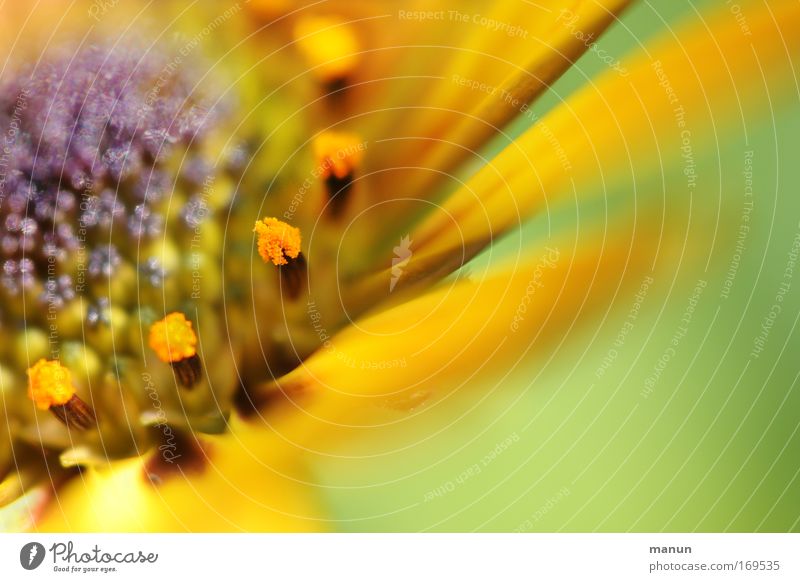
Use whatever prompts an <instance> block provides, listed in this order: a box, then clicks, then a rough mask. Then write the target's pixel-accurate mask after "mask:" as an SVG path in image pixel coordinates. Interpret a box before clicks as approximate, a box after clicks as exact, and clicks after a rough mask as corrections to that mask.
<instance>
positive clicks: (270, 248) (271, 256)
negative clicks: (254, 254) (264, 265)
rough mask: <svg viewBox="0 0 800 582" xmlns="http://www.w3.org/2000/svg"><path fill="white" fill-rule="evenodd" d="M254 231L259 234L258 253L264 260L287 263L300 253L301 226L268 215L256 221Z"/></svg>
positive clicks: (278, 264) (280, 263) (273, 262)
mask: <svg viewBox="0 0 800 582" xmlns="http://www.w3.org/2000/svg"><path fill="white" fill-rule="evenodd" d="M253 232H255V233H256V234H257V235H258V254H259V255H261V258H262V259H264V262H271V263H272V264H274V265H276V266H281V265H286V264H288V263H289V261H288V259H296V258H297V256H298V255H299V254H300V229H299V228H296V227H294V226H290V225H288V224H286V223H285V222H283V221H281V220H278V219H277V218H273V217H267V218H263V219H261V220H259V221H257V222H256V225H255V228H253Z"/></svg>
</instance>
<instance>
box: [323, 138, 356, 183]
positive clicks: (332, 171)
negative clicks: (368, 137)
mask: <svg viewBox="0 0 800 582" xmlns="http://www.w3.org/2000/svg"><path fill="white" fill-rule="evenodd" d="M313 149H314V158H315V160H316V161H317V174H318V175H319V176H320V177H321V178H323V179H327V178H329V177H331V176H335V177H336V178H339V179H340V180H343V179H344V178H347V177H348V176H352V175H353V173H354V172H355V169H356V168H357V167H358V166H359V165H360V164H361V160H362V159H363V158H364V144H363V141H362V140H361V138H360V137H359V136H358V135H356V134H354V133H346V132H336V131H325V132H323V133H321V134H319V135H318V136H317V137H316V139H315V140H314V144H313Z"/></svg>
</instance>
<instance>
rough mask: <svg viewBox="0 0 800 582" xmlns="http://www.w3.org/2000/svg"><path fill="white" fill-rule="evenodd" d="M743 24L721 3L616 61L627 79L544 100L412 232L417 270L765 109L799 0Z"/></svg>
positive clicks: (793, 46) (780, 78)
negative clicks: (544, 110) (559, 100)
mask: <svg viewBox="0 0 800 582" xmlns="http://www.w3.org/2000/svg"><path fill="white" fill-rule="evenodd" d="M773 14H774V17H773ZM748 22H749V25H750V30H751V31H752V37H746V38H744V37H743V36H742V31H741V29H740V28H739V25H738V23H737V22H736V20H735V19H733V18H731V17H730V14H729V13H728V11H727V9H724V8H722V9H721V12H720V13H717V14H716V16H715V18H714V19H712V21H711V23H710V24H709V23H708V22H706V23H697V22H695V23H693V24H691V25H690V26H685V27H683V28H682V29H680V30H679V31H678V33H677V35H675V36H672V35H670V36H669V37H668V38H666V39H662V40H661V41H660V42H659V43H657V44H656V45H655V46H654V48H652V49H650V50H648V51H647V52H646V53H644V52H642V53H639V54H638V55H637V56H635V57H634V58H632V59H630V60H629V61H627V62H625V63H624V65H625V68H626V69H627V71H628V72H629V74H628V75H627V76H622V75H620V74H619V73H618V72H616V71H610V72H607V73H606V74H604V75H603V77H602V78H601V79H600V80H599V81H597V83H596V84H594V85H590V86H587V87H586V88H585V89H583V90H582V91H580V92H579V93H577V94H576V95H575V96H574V97H572V98H571V99H569V100H568V101H567V102H565V103H564V104H563V105H561V106H559V107H557V108H556V109H554V110H553V111H552V112H550V113H549V114H548V115H546V116H545V117H544V118H543V119H542V120H541V121H539V122H538V123H536V124H535V125H534V126H532V127H531V128H530V129H529V130H527V132H526V133H525V134H523V135H522V136H521V137H520V138H518V139H517V140H516V141H515V142H514V143H512V144H511V145H509V146H508V147H507V148H506V149H505V150H504V151H503V152H501V153H500V154H499V155H498V156H497V157H496V158H495V159H494V160H492V161H491V163H490V164H488V165H487V166H486V167H485V168H484V169H483V170H481V171H480V172H479V173H478V174H476V175H475V176H474V177H473V178H472V179H471V180H470V181H469V182H468V183H467V184H466V185H465V186H464V187H463V188H460V189H459V190H457V191H456V192H455V193H454V194H452V195H451V196H450V197H449V198H448V199H447V200H446V201H445V202H444V204H443V205H442V207H441V208H440V209H437V211H435V212H434V213H433V214H431V215H430V216H428V218H427V219H426V220H424V221H423V222H422V223H421V224H420V225H419V226H418V227H416V228H415V229H413V230H412V231H411V232H410V236H411V238H412V240H414V241H415V243H416V245H417V251H416V254H415V261H416V262H417V263H418V268H420V269H422V270H424V269H425V267H424V265H422V263H424V262H427V263H429V265H430V267H433V266H435V263H436V261H437V260H438V259H437V257H440V256H446V255H448V254H449V255H454V256H460V255H461V254H462V252H464V249H467V250H470V249H474V248H475V247H480V246H481V245H483V244H486V243H488V242H489V241H491V240H492V239H493V238H494V237H496V236H498V235H501V234H502V233H504V232H505V231H507V230H508V229H510V228H513V227H515V226H517V225H518V224H519V223H520V222H521V221H522V220H524V219H526V218H527V217H529V216H530V215H532V214H536V213H538V212H541V211H543V210H544V209H545V208H546V207H547V205H548V204H552V203H557V202H558V200H559V199H563V198H565V197H572V196H579V197H580V196H586V193H591V194H595V195H596V194H598V193H602V189H601V188H600V187H599V186H598V185H600V186H605V187H606V188H607V187H608V186H609V185H610V184H611V183H613V182H614V181H615V180H620V179H622V178H625V179H628V180H633V181H634V182H635V175H637V174H640V173H641V174H646V173H647V172H648V171H650V170H654V169H658V168H659V167H660V166H661V165H664V164H670V163H672V162H674V161H675V160H679V159H681V155H682V154H683V153H684V148H685V144H686V141H687V140H690V141H691V144H692V148H693V152H694V155H696V156H699V155H701V154H702V148H703V146H704V145H708V144H709V143H712V142H713V140H715V139H719V138H720V135H719V134H718V133H717V132H719V131H721V130H722V131H724V129H725V128H726V126H727V127H731V126H733V127H738V123H739V120H740V119H741V116H742V111H747V112H748V116H749V117H748V119H750V120H752V119H753V116H754V115H755V116H757V115H758V113H752V112H753V111H758V110H759V108H760V109H761V110H763V111H764V115H766V114H767V113H768V111H769V107H771V106H773V105H774V104H775V103H774V102H775V100H776V99H778V98H779V96H780V95H782V94H783V95H786V92H785V91H784V92H782V91H781V86H779V83H786V82H787V81H786V79H791V75H787V74H786V73H787V72H789V71H790V70H791V64H790V62H789V60H788V54H793V53H794V52H796V51H797V50H798V48H800V37H798V35H796V34H792V33H791V31H792V30H795V29H796V28H797V27H798V26H800V5H798V4H797V3H789V2H784V3H778V4H776V5H774V6H766V5H755V6H753V7H752V8H751V9H750V10H749V11H748ZM706 24H708V28H706ZM784 43H785V44H784ZM787 51H788V53H787ZM765 83H766V85H765ZM789 89H790V90H791V89H793V86H792V87H790V88H789ZM382 277H383V278H384V279H385V278H386V277H388V274H387V273H384V274H383V275H382Z"/></svg>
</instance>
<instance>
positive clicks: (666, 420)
mask: <svg viewBox="0 0 800 582" xmlns="http://www.w3.org/2000/svg"><path fill="white" fill-rule="evenodd" d="M704 4H709V3H701V2H693V3H687V2H657V3H638V4H636V5H635V6H634V7H633V8H631V9H630V10H628V11H627V12H626V13H625V14H624V15H623V17H622V18H621V22H619V23H617V24H615V25H614V26H613V27H612V28H611V30H610V31H609V32H608V33H607V34H606V35H605V36H603V37H602V39H601V40H600V46H601V47H602V48H604V49H606V50H607V51H608V53H609V54H611V55H615V56H618V57H622V56H624V55H625V54H626V53H627V52H628V51H629V50H630V49H634V48H636V47H638V46H639V43H640V42H641V43H646V41H647V39H649V38H651V37H654V36H657V35H659V34H664V33H665V31H667V30H668V27H671V26H675V25H676V24H678V23H680V22H681V21H683V20H686V19H692V18H697V13H696V9H698V10H700V9H702V6H703V5H704ZM716 4H717V5H719V4H720V3H718V2H717V3H716ZM733 16H734V14H733V12H731V17H733ZM604 67H605V65H604V64H603V63H602V62H600V61H599V59H597V57H596V55H594V54H591V53H588V54H586V55H585V56H584V57H583V58H582V59H581V60H580V61H579V62H578V64H577V66H576V67H575V68H574V69H573V70H571V71H570V72H569V73H568V74H566V75H565V76H564V77H563V78H562V79H560V80H559V81H558V83H556V84H555V86H554V87H553V88H552V91H551V92H550V93H549V94H548V95H546V96H545V97H544V99H543V100H542V101H540V102H539V103H537V105H536V107H535V110H536V112H537V113H544V112H545V111H547V109H549V108H550V107H553V106H554V105H556V104H557V103H559V102H560V101H561V100H563V99H565V98H567V97H568V96H569V95H570V93H572V92H573V91H574V90H576V88H578V87H580V86H581V85H582V84H583V83H585V82H586V78H587V77H589V78H591V77H593V76H595V75H596V74H598V73H600V72H601V71H602V70H603V69H604ZM745 114H746V116H747V119H745V123H744V124H739V126H737V127H730V128H724V131H722V133H721V135H720V140H719V144H720V145H719V147H715V148H708V149H705V150H703V151H698V152H696V155H698V156H699V158H698V159H697V164H698V176H699V177H698V181H699V184H698V189H697V190H698V192H703V193H707V194H708V196H710V197H712V198H718V197H719V196H722V200H723V206H724V208H723V211H722V212H721V213H720V217H721V218H720V220H722V221H723V222H725V224H722V225H721V226H722V228H721V229H720V231H721V232H723V236H722V237H721V238H720V240H717V241H716V243H715V245H714V246H713V248H712V247H711V245H709V244H705V245H703V244H702V243H700V242H698V240H700V239H701V238H702V237H700V236H698V235H697V233H698V232H699V233H701V234H702V231H706V232H707V231H708V230H709V229H711V228H713V225H711V224H709V223H708V220H709V217H708V215H706V214H704V211H703V206H702V205H701V204H698V205H696V206H694V207H693V208H692V209H691V210H686V211H685V214H683V215H681V216H680V220H684V221H685V222H686V227H685V230H686V232H687V236H686V239H685V240H686V241H687V243H686V245H687V246H686V247H685V248H684V249H683V253H684V255H685V256H686V257H687V258H688V260H686V261H681V262H680V266H679V267H677V268H676V269H675V270H673V271H671V272H663V271H660V272H657V273H656V274H654V275H653V282H652V283H651V284H649V286H648V288H647V289H646V290H644V291H643V292H641V293H640V291H641V290H640V288H639V286H638V285H634V286H633V287H631V288H627V289H623V290H622V291H621V292H620V294H619V296H618V297H617V298H616V300H615V302H614V305H613V309H611V310H610V311H609V312H608V313H602V314H600V315H599V316H598V317H597V318H596V319H595V320H591V319H589V320H586V319H584V320H583V321H582V325H580V326H576V327H574V328H573V329H571V330H570V333H569V334H568V336H567V339H566V341H565V342H563V343H562V344H560V345H557V346H554V350H553V352H552V353H549V354H542V355H539V356H538V357H534V358H532V359H530V360H529V361H526V362H524V363H522V364H520V365H518V366H516V367H514V369H513V370H511V372H510V374H509V375H508V376H507V377H506V378H504V379H502V381H501V382H500V383H496V382H486V383H485V385H478V386H472V387H471V388H470V389H469V390H462V391H460V392H459V393H458V394H456V395H454V396H452V397H450V398H449V399H448V400H447V403H446V405H442V406H436V407H432V408H431V409H428V410H422V411H417V412H418V413H417V414H415V415H413V416H412V417H411V418H409V419H405V420H404V421H403V422H399V423H395V424H393V425H390V426H387V427H386V428H385V429H381V430H380V431H376V435H375V438H374V439H370V440H369V442H363V441H362V442H350V443H344V444H343V445H342V446H341V451H340V456H328V457H320V458H316V459H314V463H313V466H314V472H315V475H314V478H315V480H316V481H317V482H319V483H320V491H321V492H322V493H323V496H324V499H325V501H326V503H327V504H328V506H329V509H330V511H331V513H332V519H334V520H335V522H334V523H333V524H332V525H333V527H334V528H335V529H340V530H344V531H362V530H367V531H421V530H424V531H798V530H800V480H798V474H799V473H800V435H798V434H797V433H798V426H800V393H799V391H798V390H797V389H796V385H797V378H798V372H799V371H800V365H798V353H800V337H798V333H797V332H796V326H797V320H798V317H799V316H800V305H799V302H800V273H793V274H792V276H790V277H788V278H785V277H784V275H785V273H784V271H785V269H786V268H787V263H788V262H789V261H790V256H789V253H790V251H791V250H792V247H793V244H796V243H795V242H794V240H795V237H796V236H798V233H800V224H799V222H800V200H798V196H797V192H798V185H800V164H797V162H796V153H797V149H798V144H800V138H799V137H798V136H799V135H800V115H798V106H797V104H796V102H792V103H789V104H783V105H782V106H781V107H780V108H778V109H776V110H774V111H751V112H745ZM773 115H774V123H773V119H772V116H773ZM527 123H530V121H529V119H527V118H525V119H521V120H520V121H519V122H518V123H517V124H516V126H515V127H514V128H513V131H512V132H511V133H512V134H517V133H519V132H521V131H522V130H523V129H524V128H525V126H526V124H527ZM744 127H746V138H745V135H744V129H743V128H744ZM718 129H719V128H718ZM502 145H503V143H497V144H494V146H493V147H494V149H495V150H496V149H497V148H499V147H502ZM749 151H752V152H753V153H752V191H753V196H752V198H751V200H753V210H752V213H751V214H750V217H751V220H750V223H749V225H750V229H749V231H748V232H747V233H746V235H745V236H743V238H742V240H740V241H739V248H738V250H737V236H738V235H739V234H740V231H739V227H740V224H741V221H742V214H743V208H744V204H745V202H746V197H745V187H746V176H745V174H744V172H745V170H746V169H747V170H749V166H747V162H746V159H745V158H746V157H747V156H748V155H749V154H747V153H746V152H749ZM662 180H663V183H662ZM636 181H637V189H638V190H641V191H647V190H650V191H655V192H656V193H657V194H658V196H661V195H662V194H663V193H664V192H670V190H672V189H685V183H686V179H685V177H684V176H683V174H682V173H681V168H680V166H679V165H678V164H673V166H667V167H666V168H664V172H663V173H662V172H658V173H655V174H653V175H652V176H650V177H646V176H645V175H643V174H637V176H636ZM600 187H601V186H600V185H598V188H600ZM625 189H626V186H625V184H624V183H620V184H617V185H611V186H609V187H608V189H607V190H605V191H601V192H600V194H601V195H600V197H599V200H600V203H598V202H597V200H595V201H594V202H589V203H586V204H583V205H582V206H581V207H578V208H577V210H578V212H576V207H575V206H572V207H569V208H556V209H552V215H551V216H549V217H545V218H540V219H537V220H534V221H533V222H531V223H530V224H529V225H527V226H526V227H525V228H524V229H523V230H522V231H521V232H518V233H515V234H513V235H511V236H509V237H508V238H507V239H505V240H504V241H502V242H501V243H500V244H496V245H494V246H493V248H492V249H491V260H492V261H496V260H497V259H498V257H501V256H503V254H506V255H514V254H515V253H517V252H518V249H519V247H520V245H523V246H526V245H532V244H537V243H541V241H542V240H543V239H544V238H546V232H547V227H548V225H547V221H548V219H549V220H550V226H551V228H563V229H567V230H568V229H570V228H574V227H575V224H576V217H578V216H579V217H580V219H581V224H583V225H585V224H586V223H587V221H588V222H591V221H592V220H599V221H602V220H603V219H604V216H605V215H604V212H605V209H606V208H607V206H606V204H608V205H611V204H613V201H614V199H615V196H616V195H618V194H620V193H621V192H622V193H624V191H625ZM598 204H599V205H598ZM677 215H680V210H677V214H676V216H677ZM675 219H676V220H678V218H677V217H676V218H675ZM554 225H555V226H554ZM725 233H727V234H725ZM739 255H740V259H739V258H738V257H739ZM488 256H489V253H485V255H484V256H482V257H479V258H478V259H477V261H476V262H475V264H474V265H471V266H470V267H469V268H470V269H472V270H475V271H480V270H481V269H483V268H484V267H485V266H486V265H487V264H488V263H489V259H488ZM734 265H735V267H734ZM731 269H733V271H735V274H734V275H731V274H730V273H731V272H732V271H731ZM642 280H643V281H644V277H642ZM698 281H700V282H705V287H703V288H702V293H699V295H698V296H697V297H696V301H692V297H693V295H695V291H694V290H695V288H696V286H697V284H698ZM782 283H788V284H789V285H788V289H787V288H786V287H784V288H783V291H785V294H783V295H782V301H781V302H780V305H781V309H782V311H781V312H780V313H779V314H777V317H775V318H771V317H770V316H769V314H770V311H771V306H772V305H773V304H775V303H776V301H777V300H776V298H777V297H778V295H779V294H780V293H781V291H780V290H781V284H782ZM726 286H728V287H729V289H728V291H727V297H726V296H725V295H726V291H725V289H726ZM637 293H640V296H639V297H638V298H637ZM691 303H696V306H695V309H694V312H693V313H692V314H691V320H690V322H689V323H688V325H686V326H685V327H686V331H685V336H684V335H683V332H681V331H680V328H681V325H682V324H681V322H680V320H681V318H682V317H683V316H684V314H685V313H686V311H687V309H688V308H689V306H690V304H691ZM637 305H640V308H639V309H638V313H637V314H636V315H635V317H634V318H633V320H632V319H631V317H630V311H631V309H635V308H636V306H637ZM765 319H767V320H768V321H767V326H769V325H770V322H771V327H770V329H769V332H768V333H767V334H766V339H765V341H764V345H763V351H762V352H761V353H760V354H758V357H755V356H753V355H752V352H753V350H754V346H756V338H757V337H758V336H759V334H761V333H762V324H763V323H764V322H765ZM626 321H628V322H631V323H632V325H630V326H626ZM623 329H624V330H626V331H625V332H624V334H623V335H624V339H623V340H622V341H621V343H620V345H615V340H616V339H617V338H618V334H619V333H620V331H621V330H623ZM676 334H678V336H680V337H679V339H678V342H677V346H675V347H674V350H675V351H674V355H672V352H669V355H670V359H669V362H668V363H667V364H666V365H665V366H663V369H660V368H661V367H662V366H660V365H659V364H658V362H659V360H660V359H661V358H662V357H664V355H665V353H667V351H668V349H669V348H670V347H671V345H672V340H673V338H675V337H678V336H676ZM611 350H616V352H612V351H611ZM604 358H606V369H605V370H604V371H603V373H602V374H601V373H598V368H601V367H602V366H603V362H604ZM609 358H610V359H612V360H613V361H609ZM648 379H649V380H648ZM646 385H650V386H651V389H650V390H647V389H646Z"/></svg>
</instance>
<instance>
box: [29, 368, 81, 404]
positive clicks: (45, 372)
mask: <svg viewBox="0 0 800 582" xmlns="http://www.w3.org/2000/svg"><path fill="white" fill-rule="evenodd" d="M74 394H75V388H73V386H72V379H71V375H70V373H69V370H68V369H67V368H65V367H64V366H62V365H61V363H60V362H58V361H57V360H50V361H48V360H44V359H42V360H39V361H38V362H36V364H34V365H33V367H31V368H28V397H29V398H30V399H31V400H33V402H34V404H36V407H37V408H39V409H40V410H47V409H48V408H50V407H51V406H61V405H63V404H66V403H67V402H69V401H70V399H71V398H72V396H73V395H74Z"/></svg>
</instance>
